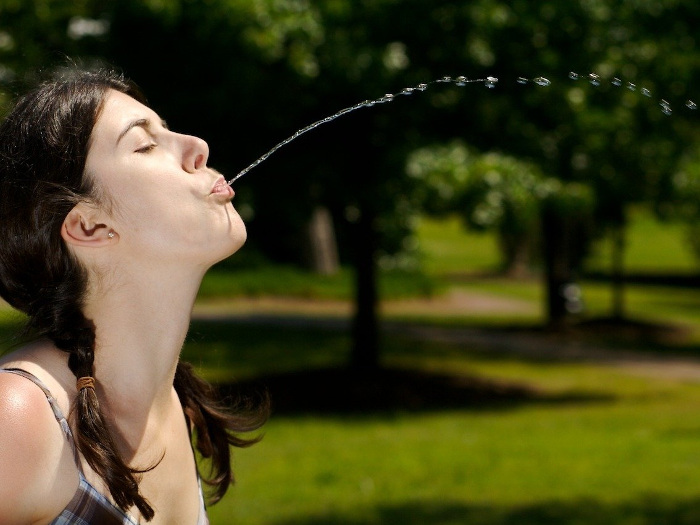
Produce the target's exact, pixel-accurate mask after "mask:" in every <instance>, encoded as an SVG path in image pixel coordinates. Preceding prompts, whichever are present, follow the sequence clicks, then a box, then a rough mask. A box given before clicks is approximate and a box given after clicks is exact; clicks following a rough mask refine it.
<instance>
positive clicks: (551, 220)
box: [542, 201, 581, 328]
mask: <svg viewBox="0 0 700 525" xmlns="http://www.w3.org/2000/svg"><path fill="white" fill-rule="evenodd" d="M576 220H577V218H576V217H572V216H571V215H569V214H567V213H562V210H560V209H559V207H558V206H557V205H556V203H555V202H549V201H544V203H543V206H542V241H543V242H542V246H543V249H544V269H545V289H546V301H547V304H546V308H547V323H548V325H549V326H550V327H553V328H561V327H563V326H564V325H565V324H566V322H567V321H568V318H569V317H570V315H571V314H573V313H578V311H580V308H581V302H580V296H579V295H580V294H579V293H577V290H578V287H577V286H576V284H575V282H574V265H575V261H574V260H573V258H574V256H573V254H574V250H573V246H574V244H575V243H576V242H577V239H576V238H575V232H576V228H575V222H576ZM579 242H580V240H579Z"/></svg>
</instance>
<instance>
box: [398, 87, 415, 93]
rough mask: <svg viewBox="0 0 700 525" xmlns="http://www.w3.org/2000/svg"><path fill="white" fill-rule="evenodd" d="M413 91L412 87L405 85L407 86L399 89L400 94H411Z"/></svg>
mask: <svg viewBox="0 0 700 525" xmlns="http://www.w3.org/2000/svg"><path fill="white" fill-rule="evenodd" d="M414 91H415V89H414V88H412V87H407V88H403V89H402V90H401V94H402V95H412V94H413V92H414Z"/></svg>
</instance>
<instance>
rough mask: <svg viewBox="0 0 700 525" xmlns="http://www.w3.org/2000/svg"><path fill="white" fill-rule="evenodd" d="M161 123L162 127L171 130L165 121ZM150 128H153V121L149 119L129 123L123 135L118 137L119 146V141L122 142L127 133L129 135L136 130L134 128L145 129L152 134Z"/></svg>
mask: <svg viewBox="0 0 700 525" xmlns="http://www.w3.org/2000/svg"><path fill="white" fill-rule="evenodd" d="M160 123H161V125H162V126H163V127H164V128H165V129H169V128H168V124H167V123H166V122H165V121H164V120H161V121H160ZM150 127H151V120H150V119H147V118H139V119H136V120H132V121H131V122H129V123H128V124H127V125H126V127H125V128H124V129H123V130H122V132H121V133H120V134H119V136H118V137H117V144H119V141H120V140H122V139H123V138H124V135H126V134H127V133H129V131H131V130H132V129H134V128H143V129H145V130H146V131H148V132H150V129H149V128H150Z"/></svg>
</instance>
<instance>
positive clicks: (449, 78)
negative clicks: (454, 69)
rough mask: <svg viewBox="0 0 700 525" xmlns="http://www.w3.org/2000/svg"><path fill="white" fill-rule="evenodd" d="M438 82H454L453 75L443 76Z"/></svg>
mask: <svg viewBox="0 0 700 525" xmlns="http://www.w3.org/2000/svg"><path fill="white" fill-rule="evenodd" d="M438 82H452V77H442V78H441V79H440V80H438Z"/></svg>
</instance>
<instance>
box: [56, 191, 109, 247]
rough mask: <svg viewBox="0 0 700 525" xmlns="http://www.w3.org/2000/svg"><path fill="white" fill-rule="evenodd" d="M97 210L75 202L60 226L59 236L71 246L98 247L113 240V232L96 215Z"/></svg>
mask: <svg viewBox="0 0 700 525" xmlns="http://www.w3.org/2000/svg"><path fill="white" fill-rule="evenodd" d="M98 213H99V211H98V210H97V209H96V208H93V207H91V206H88V205H87V204H85V203H82V202H81V203H79V204H76V205H75V207H74V208H73V209H72V210H71V211H70V212H69V213H68V215H66V218H65V219H64V220H63V226H61V237H62V238H63V240H64V241H66V242H67V243H68V244H70V245H73V246H85V247H88V248H99V247H101V246H106V245H108V244H111V243H112V242H114V240H115V238H114V232H113V231H112V230H111V229H110V228H109V227H108V226H107V225H106V224H104V223H103V222H101V221H100V220H99V218H98V217H97V215H98Z"/></svg>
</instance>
